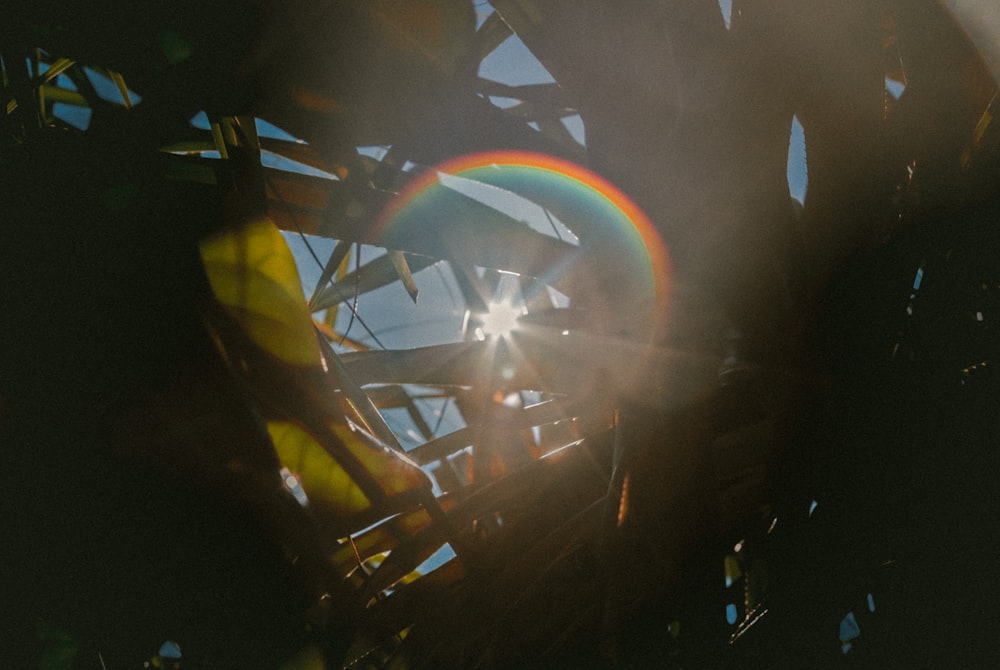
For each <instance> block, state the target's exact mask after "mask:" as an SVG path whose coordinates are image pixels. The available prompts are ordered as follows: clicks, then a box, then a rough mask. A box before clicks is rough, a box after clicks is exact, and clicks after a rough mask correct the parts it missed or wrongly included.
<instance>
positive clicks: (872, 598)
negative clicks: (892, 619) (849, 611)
mask: <svg viewBox="0 0 1000 670" xmlns="http://www.w3.org/2000/svg"><path fill="white" fill-rule="evenodd" d="M868 611H869V612H874V611H875V596H873V595H872V594H870V593H869V594H868Z"/></svg>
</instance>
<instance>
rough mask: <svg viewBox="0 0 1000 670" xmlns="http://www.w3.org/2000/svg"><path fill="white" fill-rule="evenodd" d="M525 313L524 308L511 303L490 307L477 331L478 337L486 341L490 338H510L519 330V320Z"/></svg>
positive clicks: (494, 304) (499, 303)
mask: <svg viewBox="0 0 1000 670" xmlns="http://www.w3.org/2000/svg"><path fill="white" fill-rule="evenodd" d="M522 313H523V308H521V307H516V306H514V305H513V304H512V303H510V302H497V303H493V304H491V305H490V307H489V311H488V312H486V314H484V315H483V317H482V324H481V325H480V326H479V328H477V329H476V336H477V337H479V335H480V333H482V337H479V339H486V337H488V336H496V337H504V338H505V337H509V336H510V334H511V333H512V332H513V331H514V330H516V329H517V326H518V319H519V318H520V317H521V314H522Z"/></svg>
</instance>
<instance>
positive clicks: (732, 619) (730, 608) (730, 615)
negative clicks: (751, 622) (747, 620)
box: [726, 603, 736, 626]
mask: <svg viewBox="0 0 1000 670" xmlns="http://www.w3.org/2000/svg"><path fill="white" fill-rule="evenodd" d="M726 623H728V624H729V625H730V626H732V625H733V624H735V623H736V605H734V604H733V603H729V604H728V605H726Z"/></svg>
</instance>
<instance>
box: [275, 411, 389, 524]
mask: <svg viewBox="0 0 1000 670" xmlns="http://www.w3.org/2000/svg"><path fill="white" fill-rule="evenodd" d="M267 432H268V433H269V434H270V436H271V440H272V441H273V442H274V448H275V451H276V452H277V454H278V458H279V460H280V461H281V464H282V465H283V466H284V467H286V468H288V470H289V471H291V472H292V473H293V474H295V476H296V477H298V479H299V482H300V483H301V484H302V488H303V489H305V491H306V495H307V496H308V497H309V501H310V504H314V505H317V506H319V507H320V508H321V509H324V510H326V511H332V512H334V513H336V514H338V515H340V516H350V515H354V514H358V513H360V512H364V511H365V510H367V509H368V508H370V507H371V501H370V500H369V499H368V497H367V496H366V495H365V494H364V492H363V491H362V490H361V488H360V487H359V486H358V485H357V483H356V482H355V481H354V480H353V479H351V477H350V475H348V474H347V472H346V471H345V470H344V468H343V467H342V466H341V465H340V463H338V462H337V461H336V459H334V458H333V456H331V455H330V454H329V453H327V451H326V450H325V449H324V448H323V447H322V445H320V443H319V442H318V441H317V440H316V439H315V438H314V437H313V436H312V435H310V434H309V433H307V432H306V431H304V430H303V429H302V428H300V427H299V426H297V425H296V424H294V423H290V422H288V421H269V422H268V423H267Z"/></svg>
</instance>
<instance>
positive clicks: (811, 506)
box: [809, 500, 819, 516]
mask: <svg viewBox="0 0 1000 670" xmlns="http://www.w3.org/2000/svg"><path fill="white" fill-rule="evenodd" d="M818 505H819V503H818V502H816V501H815V500H813V501H812V503H811V504H810V505H809V516H812V514H813V512H815V511H816V507H817V506H818Z"/></svg>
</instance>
